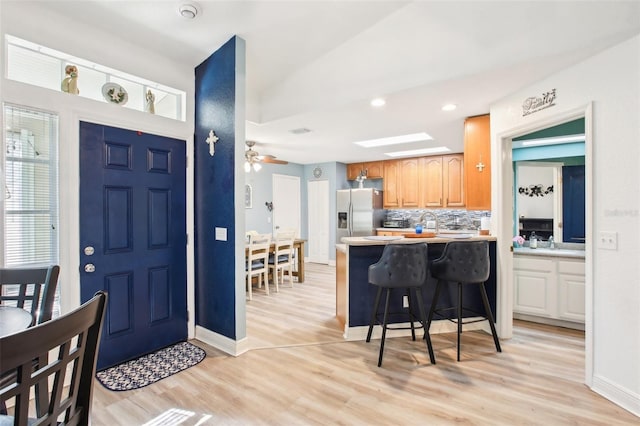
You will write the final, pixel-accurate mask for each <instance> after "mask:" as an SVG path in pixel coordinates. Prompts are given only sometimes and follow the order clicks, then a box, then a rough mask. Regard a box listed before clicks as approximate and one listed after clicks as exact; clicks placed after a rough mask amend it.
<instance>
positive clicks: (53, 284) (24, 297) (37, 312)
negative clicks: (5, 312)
mask: <svg viewBox="0 0 640 426" xmlns="http://www.w3.org/2000/svg"><path fill="white" fill-rule="evenodd" d="M59 274H60V267H59V266H58V265H52V266H49V267H42V268H0V304H3V305H11V306H17V307H18V308H22V309H26V310H28V311H30V312H31V316H32V317H33V321H32V323H31V324H32V325H36V324H42V323H44V322H46V321H49V320H50V319H51V316H52V314H53V302H54V300H55V295H56V288H57V286H58V275H59Z"/></svg>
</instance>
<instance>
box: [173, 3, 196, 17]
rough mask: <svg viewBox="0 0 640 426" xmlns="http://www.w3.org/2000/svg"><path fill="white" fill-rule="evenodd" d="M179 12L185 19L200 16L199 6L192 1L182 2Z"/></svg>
mask: <svg viewBox="0 0 640 426" xmlns="http://www.w3.org/2000/svg"><path fill="white" fill-rule="evenodd" d="M178 13H180V16H182V17H183V18H185V19H194V18H195V17H196V16H198V8H197V7H196V5H195V4H192V3H184V4H181V5H180V7H179V8H178Z"/></svg>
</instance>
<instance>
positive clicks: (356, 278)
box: [336, 231, 497, 340]
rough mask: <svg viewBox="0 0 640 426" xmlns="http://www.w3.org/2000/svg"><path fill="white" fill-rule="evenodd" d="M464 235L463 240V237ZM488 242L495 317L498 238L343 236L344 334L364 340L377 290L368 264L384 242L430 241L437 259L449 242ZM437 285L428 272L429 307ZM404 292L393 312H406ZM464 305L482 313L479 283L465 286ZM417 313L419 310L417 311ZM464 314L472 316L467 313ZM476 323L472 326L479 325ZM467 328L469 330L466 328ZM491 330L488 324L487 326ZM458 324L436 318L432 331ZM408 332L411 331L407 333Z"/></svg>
mask: <svg viewBox="0 0 640 426" xmlns="http://www.w3.org/2000/svg"><path fill="white" fill-rule="evenodd" d="M461 238H463V239H461ZM478 240H486V241H488V242H489V255H490V258H491V260H490V262H491V272H490V275H489V279H488V280H487V282H486V284H485V286H486V290H487V295H488V297H489V303H490V305H491V310H492V311H493V314H494V316H496V318H497V315H496V282H497V281H496V237H493V236H479V235H477V232H476V231H470V234H469V235H464V234H459V233H457V234H438V235H437V236H436V237H433V238H394V237H382V236H377V237H344V238H342V241H341V242H342V244H336V316H337V318H338V320H339V321H340V323H341V325H342V326H344V337H345V339H347V340H364V338H365V336H366V333H367V329H368V326H369V320H370V319H371V308H372V305H373V302H374V299H375V293H376V289H375V287H374V286H372V285H370V284H369V280H368V270H369V266H370V265H371V264H373V263H376V262H377V261H378V260H379V259H380V256H381V255H382V251H383V250H384V247H385V245H387V244H389V243H393V244H416V243H427V247H428V253H429V254H428V256H429V260H435V259H437V258H438V257H440V255H441V254H442V252H443V250H444V247H445V245H446V243H447V242H449V241H478ZM435 288H436V280H435V279H434V278H433V277H431V275H429V277H428V279H427V284H426V291H423V297H424V301H425V307H426V309H428V308H429V306H431V301H432V299H433V295H434V292H435ZM456 295H457V287H456V286H455V284H450V285H449V286H448V288H447V290H446V291H445V294H443V295H441V297H440V300H441V301H442V300H455V297H457V296H456ZM392 296H393V295H392ZM402 299H403V298H402V295H401V294H400V293H397V294H396V295H395V297H392V300H391V301H390V312H407V309H406V308H403V300H402ZM463 304H464V306H466V307H471V308H472V309H473V310H476V311H479V312H483V308H482V300H481V297H480V291H479V289H478V288H477V286H469V287H468V289H467V288H466V289H465V292H464V300H463ZM416 314H417V312H416ZM452 314H454V313H453V312H452ZM464 316H465V317H469V316H470V315H469V314H468V313H466V314H465V315H464ZM407 318H408V317H407V316H406V315H402V316H400V317H399V318H393V317H390V318H389V323H407V321H408V320H407ZM476 324H477V325H478V326H477V327H476V328H483V326H484V325H486V322H484V323H482V322H479V323H476ZM476 324H473V326H476ZM465 329H469V328H468V327H465ZM487 329H488V325H487ZM454 330H455V325H454V324H453V323H450V322H449V321H446V320H442V321H434V322H433V323H432V327H431V333H438V332H445V331H454ZM407 333H408V330H405V331H400V330H396V331H394V333H393V334H390V336H398V335H404V334H407ZM407 335H408V334H407Z"/></svg>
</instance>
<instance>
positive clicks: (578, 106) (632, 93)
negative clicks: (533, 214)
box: [491, 36, 640, 415]
mask: <svg viewBox="0 0 640 426" xmlns="http://www.w3.org/2000/svg"><path fill="white" fill-rule="evenodd" d="M639 76H640V36H636V37H634V38H632V39H630V40H628V41H626V42H624V43H622V44H620V45H618V46H616V47H613V48H611V49H608V50H606V51H604V52H602V53H600V54H598V55H596V56H594V57H592V58H590V59H588V60H586V61H585V62H583V63H580V64H577V65H575V66H573V67H570V68H568V69H566V70H564V71H562V72H559V73H557V74H555V75H553V76H551V77H549V78H548V79H545V80H543V81H541V82H539V83H536V84H534V85H531V86H530V87H527V88H525V89H523V90H521V91H519V92H517V93H515V94H513V95H511V96H509V97H508V98H505V99H503V100H501V101H499V102H497V103H495V104H494V105H493V106H492V107H491V132H492V142H491V143H492V157H493V161H494V164H498V165H500V166H499V167H496V168H494V170H493V172H492V187H493V200H492V201H493V206H494V209H495V211H494V212H492V213H493V214H492V216H494V215H496V216H497V217H501V219H500V223H499V224H498V232H499V253H498V257H499V259H498V260H499V280H500V284H499V285H500V289H501V290H500V291H502V293H503V297H505V298H507V299H508V297H511V294H512V293H510V291H511V290H510V288H512V286H513V283H512V282H511V281H512V275H511V271H510V268H511V265H512V255H511V253H510V252H509V251H508V248H509V245H510V235H509V234H508V231H509V229H510V227H511V221H510V218H509V212H510V205H509V203H510V197H511V192H510V190H511V188H504V186H505V185H506V184H505V185H503V180H506V181H507V182H508V181H509V179H510V178H511V172H510V169H509V163H508V162H507V161H511V160H510V154H508V153H505V150H504V145H505V144H507V145H510V142H509V137H511V136H519V135H522V134H524V133H526V132H528V131H531V130H533V129H535V128H537V127H548V126H549V125H550V124H558V123H557V122H555V121H556V120H557V118H556V117H558V116H562V117H564V118H566V117H569V116H573V117H577V116H579V115H581V114H583V113H584V112H585V111H587V121H586V133H587V138H588V139H589V138H590V140H591V145H590V146H587V154H586V166H585V170H586V173H587V195H586V198H587V206H588V205H589V204H591V205H592V206H593V208H592V209H591V210H589V208H588V207H587V210H588V211H587V222H586V225H587V230H586V232H587V252H586V260H587V267H586V274H587V277H586V278H587V296H586V297H587V309H589V307H590V305H592V312H591V313H589V312H588V313H587V324H586V330H587V338H586V351H587V359H586V370H587V377H586V382H587V384H588V385H590V386H592V388H593V389H594V390H595V391H596V392H598V393H601V394H603V395H605V396H606V397H608V398H609V399H611V400H613V401H614V402H616V403H617V404H619V405H621V406H623V407H625V408H626V409H628V410H630V411H632V412H634V413H635V414H638V415H640V361H639V360H640V309H638V308H639V306H640V262H638V259H639V258H640V239H639V238H638V237H639V236H640V226H639V219H640V173H639V170H638V164H639V160H640V143H639V142H640V123H639V117H640V105H639V104H640V78H639ZM552 89H556V91H557V98H556V101H555V106H552V107H549V108H547V109H544V110H542V111H539V112H537V113H534V114H530V115H527V116H525V117H523V116H522V104H523V102H524V101H525V99H527V98H528V97H531V96H540V95H541V94H542V93H545V92H547V91H549V90H552ZM590 105H592V110H591V106H590ZM591 111H592V118H593V119H592V120H590V119H589V113H591ZM566 121H568V120H566ZM505 138H506V139H507V141H506V142H504V143H503V139H505ZM590 149H591V150H592V152H589V150H590ZM605 231H613V232H617V235H618V249H617V250H616V251H611V250H603V249H599V248H598V247H597V243H596V242H595V241H594V240H595V239H596V238H597V236H598V234H599V233H600V232H605ZM505 234H506V235H505ZM503 302H504V305H501V307H502V308H504V306H506V305H507V302H506V301H503ZM504 313H505V311H503V314H504ZM498 317H500V313H499V314H498ZM589 373H591V376H589Z"/></svg>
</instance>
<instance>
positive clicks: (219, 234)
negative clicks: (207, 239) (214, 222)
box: [216, 226, 227, 241]
mask: <svg viewBox="0 0 640 426" xmlns="http://www.w3.org/2000/svg"><path fill="white" fill-rule="evenodd" d="M216 240H218V241H227V228H218V227H217V226H216Z"/></svg>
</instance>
